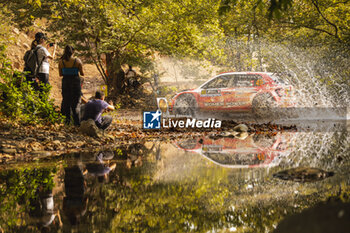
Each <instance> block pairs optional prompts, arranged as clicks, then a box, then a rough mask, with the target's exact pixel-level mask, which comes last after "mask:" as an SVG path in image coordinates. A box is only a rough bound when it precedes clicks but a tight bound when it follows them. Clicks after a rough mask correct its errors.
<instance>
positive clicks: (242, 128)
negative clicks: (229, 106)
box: [233, 124, 248, 132]
mask: <svg viewBox="0 0 350 233" xmlns="http://www.w3.org/2000/svg"><path fill="white" fill-rule="evenodd" d="M233 131H236V132H248V126H246V125H245V124H239V125H236V126H235V127H233Z"/></svg>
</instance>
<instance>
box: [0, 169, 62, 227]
mask: <svg viewBox="0 0 350 233" xmlns="http://www.w3.org/2000/svg"><path fill="white" fill-rule="evenodd" d="M56 172H57V169H56V168H40V169H37V168H22V169H16V170H6V171H2V172H1V173H0V181H1V182H0V203H1V205H0V213H1V214H0V216H1V217H0V226H3V227H5V228H4V229H5V230H6V229H7V228H10V229H11V227H13V226H15V225H16V224H17V223H18V221H19V220H20V215H18V212H21V211H28V210H29V208H30V207H29V205H30V199H33V198H35V196H36V195H38V193H37V192H38V190H39V188H41V189H42V190H43V191H46V190H52V188H53V187H54V181H53V176H54V174H55V173H56Z"/></svg>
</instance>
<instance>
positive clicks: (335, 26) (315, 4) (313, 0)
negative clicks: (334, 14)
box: [311, 0, 340, 39]
mask: <svg viewBox="0 0 350 233" xmlns="http://www.w3.org/2000/svg"><path fill="white" fill-rule="evenodd" d="M311 2H312V4H313V5H314V6H315V7H316V10H317V12H318V13H319V14H320V15H321V17H322V18H323V19H324V20H325V21H326V22H327V23H328V24H329V25H331V26H333V27H334V30H335V34H334V35H333V36H335V37H336V38H337V39H340V38H339V36H338V27H337V25H335V24H334V23H332V22H330V21H329V20H328V19H327V18H326V17H325V16H324V15H323V14H322V12H321V10H320V8H319V6H318V5H317V0H311Z"/></svg>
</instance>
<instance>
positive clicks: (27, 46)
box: [22, 43, 30, 50]
mask: <svg viewBox="0 0 350 233" xmlns="http://www.w3.org/2000/svg"><path fill="white" fill-rule="evenodd" d="M22 46H23V48H25V49H27V50H29V49H30V46H29V45H28V44H27V43H23V44H22Z"/></svg>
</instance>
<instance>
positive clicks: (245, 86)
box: [225, 74, 260, 110]
mask: <svg viewBox="0 0 350 233" xmlns="http://www.w3.org/2000/svg"><path fill="white" fill-rule="evenodd" d="M258 80H260V79H259V78H258V75H255V74H235V76H234V82H233V84H232V85H233V87H232V88H230V94H229V95H228V97H227V98H226V101H225V106H226V109H227V110H234V109H236V110H237V109H246V108H250V107H251V101H252V98H253V97H254V95H255V93H257V91H258V89H257V81H258ZM258 84H259V83H258Z"/></svg>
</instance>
